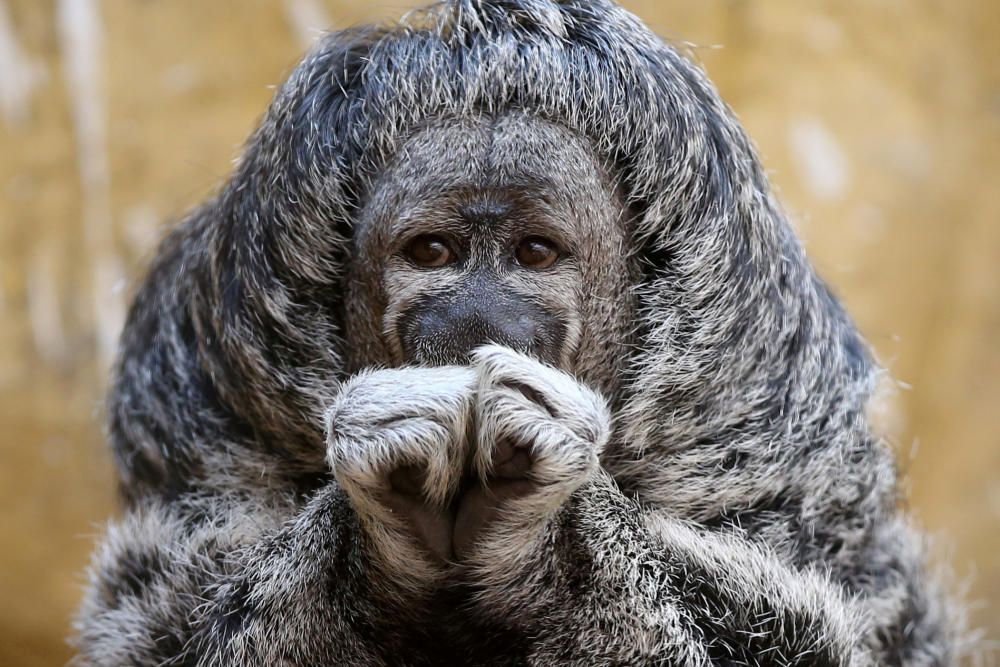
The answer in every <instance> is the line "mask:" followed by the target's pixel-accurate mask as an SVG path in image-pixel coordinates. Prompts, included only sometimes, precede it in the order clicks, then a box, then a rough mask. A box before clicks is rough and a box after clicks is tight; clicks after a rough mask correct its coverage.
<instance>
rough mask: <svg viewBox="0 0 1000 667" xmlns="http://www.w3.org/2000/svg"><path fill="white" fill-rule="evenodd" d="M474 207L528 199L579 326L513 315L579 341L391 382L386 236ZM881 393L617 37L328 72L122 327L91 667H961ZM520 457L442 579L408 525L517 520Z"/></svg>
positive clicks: (399, 364)
mask: <svg viewBox="0 0 1000 667" xmlns="http://www.w3.org/2000/svg"><path fill="white" fill-rule="evenodd" d="M463 142H464V143H463ZM476 142H480V143H476ZM482 142H486V143H487V144H489V145H495V146H498V148H495V151H494V153H489V152H487V153H486V154H484V153H483V152H482V150H483V149H481V145H484V144H483V143H482ZM489 142H494V143H489ZM466 147H467V148H468V155H466V154H465V153H463V150H466ZM477 147H480V148H477ZM491 150H492V149H491ZM477 151H478V152H477ZM483 155H485V157H482V156H483ZM476 156H480V158H481V159H480V158H477V157H476ZM486 163H488V164H486ZM484 165H485V166H484ZM498 165H499V166H498ZM504 165H507V166H504ZM456 170H457V171H462V170H465V171H462V173H468V174H479V176H480V177H482V178H487V176H485V175H484V174H492V176H489V178H494V179H495V180H497V181H498V182H500V181H503V174H509V173H517V174H528V175H529V176H531V179H534V180H532V182H534V183H536V184H537V183H546V184H547V185H546V187H545V191H544V193H543V195H544V196H542V197H540V199H542V200H544V204H545V206H546V207H547V209H546V210H549V211H555V212H557V213H556V214H555V216H554V217H556V218H560V217H561V218H563V219H566V220H571V221H573V225H570V226H569V227H568V229H569V231H568V232H567V233H568V234H569V235H570V236H574V235H576V236H575V238H577V239H582V240H580V241H579V243H580V244H581V245H580V252H578V253H576V255H575V256H574V258H573V261H572V262H570V263H568V264H566V265H565V267H563V268H562V269H560V270H561V271H568V270H573V271H576V272H577V273H575V274H573V275H574V276H576V277H574V278H573V280H575V281H577V282H578V284H579V292H577V291H576V290H569V289H567V288H566V287H565V286H566V285H567V284H569V283H567V282H566V281H565V280H564V281H563V282H561V283H558V284H555V286H554V287H552V288H548V287H545V286H543V285H541V283H539V284H537V285H534V287H532V285H528V284H527V283H523V284H520V285H519V287H518V289H522V290H527V289H529V288H531V289H534V290H535V291H536V292H537V293H538V297H537V300H538V303H540V304H541V306H539V307H542V306H544V307H545V308H548V309H549V310H552V311H553V312H556V311H558V312H560V313H568V314H567V315H566V318H565V322H563V323H562V324H561V325H560V326H561V327H562V329H561V330H562V331H563V334H562V335H563V337H564V338H565V339H566V340H570V341H571V343H572V345H570V346H568V347H566V346H564V347H563V348H559V349H555V348H552V349H551V350H550V351H549V352H547V353H546V354H548V356H546V357H545V358H544V359H542V361H544V362H545V363H542V361H539V360H538V359H536V358H532V357H531V356H528V355H526V354H522V353H520V352H517V351H514V350H512V349H509V348H508V347H503V346H498V345H494V346H486V347H481V348H479V349H477V350H475V352H474V353H473V354H472V355H471V356H470V357H469V358H468V360H467V362H466V363H454V360H451V359H442V358H438V357H437V356H436V355H437V349H436V345H437V343H435V341H434V340H433V338H428V337H424V338H420V337H419V336H416V337H414V338H413V340H414V341H416V342H412V343H411V346H412V347H414V348H415V350H416V351H415V352H414V353H413V354H415V355H416V356H415V357H414V358H416V359H417V360H422V361H425V362H426V363H422V364H416V365H408V364H405V363H403V362H404V361H405V360H406V359H405V358H404V357H403V356H401V355H402V352H401V350H402V349H403V346H404V343H405V341H404V342H400V340H398V339H397V338H398V337H397V338H394V337H393V334H392V332H393V331H395V329H394V328H393V326H395V325H394V324H393V323H394V322H396V321H397V319H398V318H400V317H403V315H402V314H401V313H402V312H403V311H402V310H401V309H403V308H404V307H405V305H406V303H408V302H407V299H408V298H409V297H407V295H406V294H405V290H406V289H408V285H409V283H408V281H406V280H402V279H399V280H397V281H396V283H393V284H395V285H396V286H395V287H393V286H392V285H389V287H387V286H386V284H383V283H384V282H385V281H382V282H380V276H384V275H389V274H387V273H383V271H384V270H389V269H387V268H386V266H385V265H384V264H385V262H386V261H388V260H387V259H386V257H387V256H388V250H387V248H388V245H387V244H390V243H391V242H392V233H391V227H386V225H391V224H393V223H392V222H391V221H392V219H394V218H395V217H399V214H400V211H408V210H409V209H408V208H407V207H408V206H411V205H414V204H417V203H420V202H425V201H429V200H430V198H432V197H433V196H435V195H436V194H437V193H435V192H426V191H422V190H421V189H420V188H421V187H425V186H426V187H432V186H433V183H435V182H437V181H435V179H437V178H440V179H443V180H442V181H441V182H446V181H447V180H448V178H451V177H450V176H448V174H450V173H452V172H455V171H456ZM477 170H479V171H477ZM498 174H499V175H498ZM531 179H529V180H531ZM477 183H479V181H477ZM428 184H431V185H430V186H428ZM480 185H482V184H481V183H480ZM494 185H496V184H494ZM500 185H503V183H500ZM507 185H509V184H507ZM482 187H485V186H482ZM491 187H492V185H491ZM560 211H561V212H562V213H559V212H560ZM442 275H444V274H442ZM554 275H555V274H554ZM539 280H541V278H539ZM390 282H391V281H390ZM397 283H398V284H397ZM574 284H576V283H574ZM442 289H443V288H442ZM390 292H391V293H390ZM400 295H402V296H400ZM393 299H396V301H393ZM532 303H534V301H533V302H532ZM394 304H395V305H394ZM394 308H396V309H397V310H398V311H399V312H398V313H397V310H394ZM394 318H395V319H394ZM387 322H388V323H389V324H388V325H387V324H386V323H387ZM561 322H562V320H561ZM387 327H388V328H387ZM498 342H502V341H498ZM445 343H447V341H444V342H442V343H441V344H442V345H443V344H445ZM543 347H544V346H543ZM550 347H551V346H550ZM546 349H548V348H546ZM542 356H544V355H542ZM878 374H879V370H878V369H877V367H876V366H875V364H874V363H873V361H872V360H871V358H870V357H869V354H868V351H867V348H866V346H865V344H864V342H863V341H862V340H861V339H860V337H859V335H858V333H857V331H856V330H855V328H854V326H853V325H852V324H851V322H850V320H849V319H848V317H847V316H846V315H845V314H844V312H843V310H842V309H841V307H840V306H839V305H838V303H837V301H836V299H835V298H834V297H833V296H831V294H830V292H829V291H828V289H827V288H826V286H825V285H824V284H823V283H822V282H821V281H820V280H819V279H818V278H817V277H816V276H815V275H814V273H813V271H812V269H811V268H810V266H809V264H808V262H807V260H806V258H805V255H804V253H803V250H802V247H801V245H800V244H799V242H798V241H797V240H796V238H795V236H794V235H793V232H792V230H791V228H790V226H789V224H788V223H787V221H786V219H785V216H784V213H783V212H782V211H781V209H780V207H779V205H778V204H777V202H776V201H775V199H774V197H773V195H772V193H771V189H770V187H769V185H768V182H767V179H766V177H765V175H764V172H763V170H762V169H761V167H760V164H759V161H758V159H757V157H756V155H755V153H754V151H753V148H752V147H751V145H750V142H749V141H748V139H747V137H746V135H745V134H744V132H743V130H742V129H741V128H740V126H739V124H738V123H737V121H736V120H735V119H734V117H733V115H732V113H731V112H730V111H729V109H728V108H727V107H726V106H725V105H724V104H723V103H722V102H721V101H720V99H719V97H718V94H717V93H716V91H715V90H714V88H713V87H712V86H711V84H710V83H709V82H708V81H707V80H706V79H705V77H704V75H703V74H702V73H701V72H700V71H699V70H698V69H697V68H696V67H695V66H693V65H692V64H690V63H689V62H688V61H687V60H685V59H684V58H683V57H682V56H680V55H679V54H678V53H677V52H676V51H675V50H674V49H672V48H671V47H670V46H668V45H666V44H664V43H663V42H662V41H661V40H659V39H657V38H656V37H655V36H654V35H652V34H651V33H650V32H649V31H648V29H647V28H646V27H644V26H643V25H642V23H641V22H640V21H639V20H637V19H636V18H635V17H634V16H632V15H630V14H629V13H627V12H625V11H624V10H622V9H620V8H619V7H617V6H616V5H615V4H613V3H611V2H607V1H604V0H564V1H561V2H556V1H553V0H453V1H451V2H445V3H442V4H441V5H439V6H437V7H435V8H434V9H432V10H430V11H428V12H427V13H424V14H419V15H416V16H414V17H411V18H410V19H408V21H407V23H406V24H405V25H402V26H395V27H388V28H378V29H376V28H371V29H363V30H355V31H346V32H341V33H337V34H333V35H330V36H328V37H327V38H326V39H324V40H323V41H322V42H321V43H320V44H319V45H318V46H317V48H316V49H315V50H314V51H313V53H312V54H311V55H309V56H308V57H307V58H306V59H305V61H304V62H303V63H302V64H301V65H300V66H299V67H298V68H297V69H296V70H295V72H294V73H293V74H292V76H291V77H290V79H289V80H288V81H287V82H286V83H285V84H284V86H282V88H281V89H280V91H279V92H278V94H277V96H276V98H275V100H274V102H273V104H272V106H271V108H270V111H269V112H268V113H267V115H266V117H265V118H264V120H263V122H262V123H261V126H260V128H259V129H258V130H257V131H256V133H255V134H254V135H253V137H252V138H251V139H250V142H249V144H248V146H247V148H246V151H245V154H244V156H243V158H242V160H241V162H240V164H239V166H238V168H237V169H236V172H235V174H234V175H233V176H232V178H231V179H230V181H229V182H228V184H227V185H226V186H225V187H224V188H223V189H222V191H221V192H220V194H219V195H218V196H217V197H215V198H214V199H212V200H211V201H209V202H207V203H205V204H204V205H203V206H202V207H201V208H200V209H198V210H197V211H195V212H194V213H193V214H192V215H191V216H190V217H189V219H188V220H187V221H185V222H184V224H182V225H181V226H180V227H179V228H178V229H177V230H176V231H175V232H173V233H172V234H171V235H170V236H169V238H167V239H166V241H165V242H164V244H163V245H162V247H161V249H160V252H159V255H158V257H157V259H156V261H155V262H154V264H153V266H152V268H151V270H150V273H149V275H148V277H147V278H146V280H145V282H144V284H143V286H142V288H141V290H140V291H139V293H138V295H137V297H136V300H135V304H134V306H133V308H132V312H131V316H130V318H129V322H128V325H127V326H126V329H125V332H124V335H123V338H122V351H121V357H120V362H119V365H118V368H117V374H116V380H115V384H114V389H113V391H112V394H111V401H110V431H111V438H112V444H113V447H114V452H115V456H116V460H117V463H118V467H119V471H120V474H121V479H122V489H123V494H124V497H125V499H126V504H127V512H126V516H125V517H124V518H123V519H122V520H121V521H118V522H116V523H114V524H113V525H112V526H111V528H110V530H109V533H108V535H107V537H106V539H105V541H104V543H103V545H102V546H101V548H100V549H99V551H98V553H97V555H96V558H95V562H94V566H93V570H92V575H91V584H90V587H89V590H88V593H87V596H86V599H85V602H84V604H83V608H82V610H81V612H80V614H79V618H78V622H77V628H78V636H77V640H76V641H77V647H78V650H79V656H78V658H77V660H78V663H79V664H81V665H331V664H344V665H432V664H483V665H515V664H532V665H548V664H576V665H595V664H598V665H599V664H617V665H639V664H657V665H874V664H879V665H947V664H952V663H953V662H954V661H955V660H956V659H957V657H956V652H957V650H958V647H959V643H958V641H957V639H956V634H955V631H954V630H953V629H952V627H951V621H952V612H951V611H950V610H949V608H948V605H947V602H946V599H945V597H944V596H943V595H942V593H941V592H940V591H939V590H937V588H936V587H935V585H934V584H933V583H932V580H931V578H930V577H929V576H928V575H927V573H926V572H925V570H924V562H923V561H924V556H923V550H922V546H921V539H920V537H919V536H918V535H917V534H916V533H915V532H914V531H913V530H912V529H911V527H910V526H909V525H908V522H907V519H906V518H905V517H904V516H902V515H901V514H900V513H899V511H898V508H897V504H898V498H897V482H896V470H895V467H894V462H893V458H892V454H891V452H890V449H889V447H888V446H887V445H886V443H885V442H883V441H882V440H881V439H880V438H879V437H878V436H877V435H876V434H875V433H874V432H873V429H872V427H871V425H870V423H869V421H868V418H867V416H866V404H867V402H868V400H869V398H870V395H871V394H872V392H873V390H874V386H875V383H876V378H877V376H878ZM511 439H514V440H518V439H520V440H525V439H527V440H530V441H531V447H532V449H531V454H532V457H533V459H532V464H531V465H532V466H533V467H532V469H531V471H530V474H529V479H530V481H531V484H530V485H529V487H524V488H522V490H521V491H520V492H518V493H516V494H512V495H511V496H509V497H507V498H505V499H503V500H502V503H501V505H499V506H494V507H492V510H491V511H492V514H491V517H492V518H491V519H490V521H489V522H482V523H481V524H476V525H475V526H473V528H472V529H470V532H469V533H468V535H471V536H472V537H470V538H469V539H467V540H465V542H463V543H462V544H455V545H454V550H452V549H451V547H449V546H447V542H445V543H442V544H445V546H444V547H443V549H444V551H443V553H439V554H438V557H437V558H435V557H432V556H433V555H432V554H430V553H429V552H428V550H427V549H423V548H421V541H420V539H416V537H421V539H424V540H425V541H426V543H427V544H429V543H430V541H428V540H429V539H430V538H428V535H427V534H424V535H422V536H415V535H414V534H413V533H412V532H410V531H412V530H413V528H414V525H417V523H419V522H411V521H409V520H408V519H407V518H406V517H408V516H410V515H409V514H407V512H409V511H412V512H414V513H417V514H419V513H421V512H422V513H424V514H425V515H427V516H428V517H430V518H429V519H428V521H429V522H428V523H426V524H425V523H419V525H420V526H424V528H421V529H420V530H425V532H433V531H435V530H437V529H436V528H434V526H435V525H436V524H434V523H433V518H434V517H433V516H432V515H434V514H435V512H441V511H444V510H443V508H446V507H448V504H449V503H450V502H453V499H454V498H455V497H456V494H459V493H465V492H466V491H465V487H464V486H463V485H464V484H466V485H467V484H468V481H467V480H469V479H472V480H474V481H473V483H472V484H473V486H474V487H475V488H477V489H481V490H482V489H485V491H484V492H483V493H485V495H483V496H482V497H481V498H480V499H479V502H481V503H486V504H488V503H489V502H490V499H493V500H496V499H497V498H499V497H500V495H501V494H499V493H493V492H492V491H490V489H491V488H493V487H491V486H490V485H492V484H499V483H500V480H499V478H498V477H497V476H496V474H497V469H498V465H499V464H498V461H499V460H500V458H501V457H502V456H505V454H503V451H502V450H503V448H504V446H506V445H504V443H509V442H511V441H512V440H511ZM413 463H419V464H420V465H421V466H422V467H423V469H424V470H425V472H426V476H425V477H423V478H421V479H420V480H418V483H419V487H420V488H418V489H417V490H416V492H415V493H416V494H417V496H419V498H420V502H419V503H418V506H408V507H409V508H408V509H406V508H404V509H403V510H398V507H402V505H400V506H396V505H392V504H391V503H390V502H387V501H386V499H385V496H384V494H382V491H384V488H385V487H384V481H385V479H386V474H387V473H388V471H390V470H391V469H393V468H394V467H398V466H400V465H406V464H413ZM463 480H465V481H463ZM525 488H526V489H527V490H525ZM400 502H403V501H400ZM498 502H499V501H498ZM461 513H462V511H461V510H459V517H458V518H457V519H456V522H457V523H459V524H461V523H462V522H463V521H464V519H463V518H462V516H461ZM415 515H416V514H414V516H415ZM476 520H478V519H476V517H473V523H475V521H476ZM428 526H429V527H428ZM418 532H419V531H418Z"/></svg>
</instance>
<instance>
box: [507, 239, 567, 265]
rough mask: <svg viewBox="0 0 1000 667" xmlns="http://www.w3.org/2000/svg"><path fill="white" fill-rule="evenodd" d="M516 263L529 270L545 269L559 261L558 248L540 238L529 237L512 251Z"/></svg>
mask: <svg viewBox="0 0 1000 667" xmlns="http://www.w3.org/2000/svg"><path fill="white" fill-rule="evenodd" d="M514 256H515V257H516V258H517V263H518V264H520V265H521V266H524V267H527V268H529V269H547V268H549V267H550V266H552V265H553V264H555V263H556V260H558V259H559V248H558V247H557V246H556V244H555V243H553V242H552V241H550V240H548V239H546V238H542V237H541V236H529V237H528V238H526V239H524V240H523V241H521V242H520V243H519V244H517V248H516V249H515V250H514Z"/></svg>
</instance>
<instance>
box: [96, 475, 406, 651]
mask: <svg viewBox="0 0 1000 667" xmlns="http://www.w3.org/2000/svg"><path fill="white" fill-rule="evenodd" d="M281 515H284V516H286V517H288V516H290V518H285V519H282V518H280V517H281ZM367 553H368V546H367V544H366V539H365V538H364V536H363V533H362V531H361V530H360V527H359V523H358V519H357V515H356V514H355V512H354V510H353V509H352V507H351V505H350V503H349V501H348V498H347V496H346V494H345V493H344V492H343V491H342V490H341V489H340V488H339V487H338V486H337V485H336V484H330V485H329V486H327V487H325V488H324V489H322V490H320V491H319V492H318V493H317V494H316V495H315V496H314V497H312V498H311V499H310V500H309V502H308V503H306V505H305V506H304V507H302V508H301V509H300V510H298V511H297V512H296V513H294V514H285V513H284V512H281V511H276V509H275V508H274V507H273V506H272V507H268V506H266V505H265V504H264V503H255V502H250V501H247V500H245V499H242V500H238V499H224V498H205V497H201V498H192V499H190V500H187V499H181V500H178V501H174V502H172V503H171V504H170V505H164V504H160V503H157V502H147V503H145V504H144V505H143V506H141V507H138V508H136V509H134V510H133V511H131V512H130V513H129V515H128V516H126V517H125V518H124V520H122V521H121V522H120V523H118V524H117V525H115V526H113V527H112V528H111V530H110V533H109V535H108V537H107V539H106V541H105V543H104V545H103V546H102V548H101V549H100V550H99V552H98V554H97V556H96V560H95V563H94V567H93V569H92V572H91V585H90V588H89V590H88V593H87V597H86V600H85V603H84V606H83V608H82V609H81V613H80V616H79V620H78V623H77V629H78V632H79V635H78V639H77V643H78V648H79V651H80V655H79V657H78V662H79V664H82V665H88V666H89V665H173V664H184V665H189V664H190V665H275V664H356V665H380V664H384V661H383V660H382V658H381V657H380V653H379V651H378V650H377V649H376V648H374V647H378V648H379V649H381V648H382V644H381V641H382V640H383V639H384V638H385V637H388V636H391V633H392V629H391V628H385V627H380V626H379V625H378V623H377V619H378V618H380V617H381V618H391V617H392V615H391V614H389V615H388V616H385V614H386V613H387V611H386V609H387V607H390V606H391V605H392V601H393V596H394V595H395V594H396V593H398V592H399V589H398V588H394V587H393V584H392V583H391V582H392V577H391V576H389V577H387V576H382V573H380V571H379V565H378V563H377V561H376V560H374V559H371V558H369V557H368V556H367ZM396 618H397V619H398V618H399V616H396ZM376 642H380V643H376Z"/></svg>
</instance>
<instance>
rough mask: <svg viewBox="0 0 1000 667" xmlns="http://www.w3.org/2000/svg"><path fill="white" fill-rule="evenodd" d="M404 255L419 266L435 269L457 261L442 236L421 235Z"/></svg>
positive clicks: (408, 247) (407, 248)
mask: <svg viewBox="0 0 1000 667" xmlns="http://www.w3.org/2000/svg"><path fill="white" fill-rule="evenodd" d="M403 253H404V254H405V255H406V256H407V257H408V258H409V259H410V261H411V262H413V263H414V264H416V265H417V266H419V267H421V268H425V269H433V268H437V267H439V266H444V265H445V264H451V263H452V262H454V261H455V253H454V252H452V251H451V248H449V247H448V244H447V243H446V242H445V240H444V239H443V238H441V237H440V236H435V235H434V234H421V235H420V236H418V237H417V238H415V239H413V240H412V241H410V243H409V244H408V245H407V246H406V248H405V249H404V250H403Z"/></svg>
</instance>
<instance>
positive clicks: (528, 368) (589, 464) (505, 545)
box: [453, 345, 611, 559]
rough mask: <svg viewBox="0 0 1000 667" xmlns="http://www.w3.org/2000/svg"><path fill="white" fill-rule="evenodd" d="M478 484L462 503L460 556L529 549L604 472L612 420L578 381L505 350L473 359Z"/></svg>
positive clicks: (490, 349)
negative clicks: (556, 516) (600, 471)
mask: <svg viewBox="0 0 1000 667" xmlns="http://www.w3.org/2000/svg"><path fill="white" fill-rule="evenodd" d="M473 364H474V367H475V370H476V374H477V376H478V387H477V396H476V405H475V416H476V429H477V430H476V438H475V440H476V443H477V448H476V451H475V453H474V454H473V471H474V474H475V478H476V479H475V481H474V482H473V483H472V484H471V485H470V488H468V489H467V490H465V491H464V493H463V494H462V496H461V499H460V502H458V503H457V508H456V516H455V529H454V538H453V540H454V550H455V554H456V556H458V557H459V559H462V558H463V557H464V556H466V555H468V553H469V552H470V550H473V549H479V550H485V551H488V552H490V553H492V554H493V555H494V557H497V558H500V559H503V556H502V555H500V553H501V552H503V551H505V550H509V549H517V548H518V546H519V545H522V546H526V545H527V544H529V543H530V542H531V541H532V540H533V538H534V536H535V535H536V534H537V532H538V531H539V530H541V529H542V528H543V527H544V525H545V523H546V521H547V520H548V519H549V518H550V517H552V516H553V515H554V514H555V513H556V512H557V511H558V510H559V508H560V507H562V505H563V503H564V502H565V501H566V500H567V499H568V498H569V497H570V495H571V494H572V493H573V492H574V491H575V490H576V489H577V488H579V487H580V486H581V485H582V484H583V483H584V482H586V481H587V480H588V479H589V478H590V477H591V476H592V475H593V474H594V472H595V471H596V470H597V469H598V468H599V463H598V457H599V455H600V453H601V451H602V450H603V448H604V445H605V444H606V442H607V439H608V435H609V431H610V421H611V417H610V414H609V412H608V408H607V406H606V405H605V402H604V400H603V399H602V398H601V397H600V396H599V395H598V394H596V393H595V392H593V391H591V390H590V389H588V388H587V387H585V386H583V385H582V384H580V382H578V381H577V380H576V379H574V378H573V377H572V376H570V375H568V374H566V373H563V372H561V371H558V370H555V369H553V368H551V367H549V366H545V365H544V364H541V363H539V362H538V361H535V360H534V359H532V358H530V357H528V356H525V355H523V354H520V353H517V352H514V351H513V350H510V349H508V348H505V347H500V346H496V345H489V346H485V347H482V348H479V349H478V350H477V351H476V352H475V354H474V362H473Z"/></svg>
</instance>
